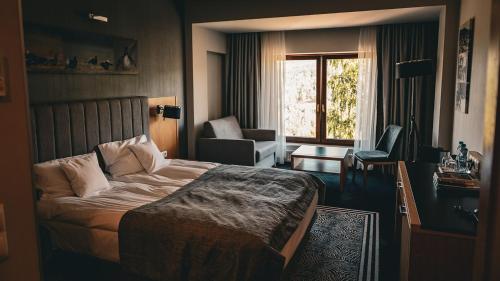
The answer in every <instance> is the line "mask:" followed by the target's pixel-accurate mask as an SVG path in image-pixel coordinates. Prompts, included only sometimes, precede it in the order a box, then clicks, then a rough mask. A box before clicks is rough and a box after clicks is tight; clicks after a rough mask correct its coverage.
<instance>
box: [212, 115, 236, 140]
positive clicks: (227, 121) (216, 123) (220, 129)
mask: <svg viewBox="0 0 500 281" xmlns="http://www.w3.org/2000/svg"><path fill="white" fill-rule="evenodd" d="M203 135H204V136H205V137H207V138H218V139H243V138H244V137H243V132H242V131H241V127H240V124H239V123H238V120H237V119H236V117H234V116H228V117H224V118H221V119H216V120H211V121H207V122H205V124H204V125H203Z"/></svg>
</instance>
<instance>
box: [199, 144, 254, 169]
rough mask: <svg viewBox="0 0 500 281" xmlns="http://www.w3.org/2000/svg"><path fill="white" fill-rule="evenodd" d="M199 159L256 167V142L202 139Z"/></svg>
mask: <svg viewBox="0 0 500 281" xmlns="http://www.w3.org/2000/svg"><path fill="white" fill-rule="evenodd" d="M198 159H199V160H201V161H209V162H217V163H222V164H233V165H245V166H255V141H254V140H247V139H217V138H200V139H199V140H198Z"/></svg>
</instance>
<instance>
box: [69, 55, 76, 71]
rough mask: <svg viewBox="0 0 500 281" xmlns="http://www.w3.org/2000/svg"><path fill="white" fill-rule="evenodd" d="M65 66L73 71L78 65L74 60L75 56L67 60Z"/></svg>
mask: <svg viewBox="0 0 500 281" xmlns="http://www.w3.org/2000/svg"><path fill="white" fill-rule="evenodd" d="M67 65H68V68H69V69H75V68H76V67H77V65H78V60H77V59H76V56H75V57H73V58H71V59H68V63H67Z"/></svg>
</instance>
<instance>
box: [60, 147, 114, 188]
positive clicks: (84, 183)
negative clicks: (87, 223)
mask: <svg viewBox="0 0 500 281" xmlns="http://www.w3.org/2000/svg"><path fill="white" fill-rule="evenodd" d="M61 168H62V170H63V171H64V173H65V174H66V176H67V177H68V180H69V182H70V183H71V189H73V191H74V192H75V193H76V195H78V196H79V197H89V196H92V195H93V194H96V193H97V192H98V191H101V190H103V189H108V188H109V187H110V185H109V182H108V180H107V179H106V177H105V176H104V173H103V172H102V170H101V168H100V167H99V162H98V161H97V155H96V154H95V153H92V154H91V155H90V156H88V157H81V158H75V159H71V160H69V161H67V162H66V163H62V164H61Z"/></svg>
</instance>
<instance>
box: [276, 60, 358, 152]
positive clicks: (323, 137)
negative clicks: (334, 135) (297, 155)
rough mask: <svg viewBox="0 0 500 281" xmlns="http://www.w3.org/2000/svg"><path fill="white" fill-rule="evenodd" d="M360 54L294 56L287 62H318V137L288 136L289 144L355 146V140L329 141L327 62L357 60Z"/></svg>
mask: <svg viewBox="0 0 500 281" xmlns="http://www.w3.org/2000/svg"><path fill="white" fill-rule="evenodd" d="M358 57H359V56H358V53H356V52H350V53H335V54H332V53H324V54H293V55H287V56H286V60H316V137H314V138H305V137H291V136H286V141H287V142H292V143H311V144H329V145H339V146H354V140H349V139H328V138H327V132H326V100H327V98H326V68H327V65H326V62H327V60H328V59H357V58H358Z"/></svg>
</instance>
